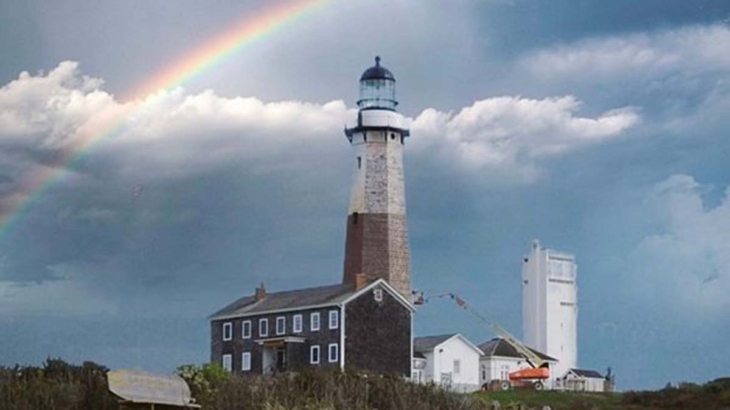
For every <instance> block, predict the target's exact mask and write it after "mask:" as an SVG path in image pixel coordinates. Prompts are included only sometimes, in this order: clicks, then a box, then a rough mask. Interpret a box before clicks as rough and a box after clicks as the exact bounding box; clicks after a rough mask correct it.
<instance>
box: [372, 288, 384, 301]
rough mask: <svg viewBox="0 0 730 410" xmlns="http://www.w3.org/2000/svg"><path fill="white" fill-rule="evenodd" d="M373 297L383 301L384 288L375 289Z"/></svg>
mask: <svg viewBox="0 0 730 410" xmlns="http://www.w3.org/2000/svg"><path fill="white" fill-rule="evenodd" d="M373 297H374V298H375V301H376V302H382V301H383V289H380V288H378V289H375V290H373Z"/></svg>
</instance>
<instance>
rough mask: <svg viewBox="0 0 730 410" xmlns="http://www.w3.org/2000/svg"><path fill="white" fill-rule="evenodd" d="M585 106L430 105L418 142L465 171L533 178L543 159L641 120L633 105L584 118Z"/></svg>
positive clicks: (569, 101) (515, 101)
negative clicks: (449, 109)
mask: <svg viewBox="0 0 730 410" xmlns="http://www.w3.org/2000/svg"><path fill="white" fill-rule="evenodd" d="M580 106H581V103H580V102H579V101H578V100H576V98H575V97H573V96H565V97H556V98H545V99H541V100H537V99H529V98H523V97H510V96H506V97H496V98H489V99H485V100H481V101H476V102H475V103H474V104H472V105H471V106H469V107H465V108H463V109H462V110H461V111H459V112H458V113H456V114H454V113H445V112H441V111H437V110H435V109H427V110H425V111H423V113H421V115H419V116H418V117H417V118H416V119H415V120H414V121H413V122H412V129H413V130H412V132H413V134H414V135H416V137H415V138H414V140H415V141H416V142H414V145H415V146H416V150H419V149H425V148H431V149H433V150H434V151H435V152H437V153H438V154H437V155H439V156H440V157H441V158H442V159H444V160H445V161H447V162H450V163H455V164H458V165H459V166H460V167H462V168H464V169H468V170H479V169H482V168H496V169H500V168H501V169H503V170H508V171H516V172H521V173H522V174H523V175H524V176H526V177H530V176H534V172H536V163H537V162H538V161H539V160H540V159H543V158H547V157H553V156H557V155H561V154H566V153H568V152H570V151H572V150H575V149H577V148H579V147H582V146H586V145H590V144H596V143H599V142H602V141H604V140H607V139H611V138H615V137H617V136H618V135H620V134H621V133H622V132H624V131H626V130H627V129H629V128H631V127H633V126H634V125H636V124H637V123H638V122H639V120H640V116H639V114H638V113H637V111H636V110H635V109H633V108H629V107H627V108H623V109H618V110H611V111H608V112H605V113H603V114H601V115H599V116H598V117H596V118H587V117H579V116H577V115H576V112H577V111H578V109H579V108H580Z"/></svg>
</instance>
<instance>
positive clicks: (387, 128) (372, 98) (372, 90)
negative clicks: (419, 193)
mask: <svg viewBox="0 0 730 410" xmlns="http://www.w3.org/2000/svg"><path fill="white" fill-rule="evenodd" d="M397 105H398V101H397V100H396V97H395V77H394V76H393V73H391V72H390V70H388V69H387V68H385V67H383V66H382V65H380V57H375V65H374V66H372V67H370V68H368V69H367V70H365V72H363V74H362V76H361V77H360V99H359V100H358V101H357V106H358V108H359V110H358V113H357V124H355V126H353V127H351V128H346V129H345V135H346V136H347V139H348V140H349V141H350V144H351V145H352V154H353V156H352V186H351V193H350V207H349V210H348V215H347V234H346V240H345V263H344V274H343V283H345V284H351V283H355V282H356V280H355V279H356V277H357V276H358V275H363V276H364V277H365V279H367V280H375V279H379V278H382V279H385V280H386V281H388V282H389V283H390V284H391V285H392V286H393V287H394V288H395V289H397V290H398V291H399V292H400V293H401V294H402V295H403V296H405V297H406V298H407V299H408V300H410V292H411V279H410V250H409V247H408V229H407V224H406V200H405V183H404V179H403V146H404V143H405V140H406V138H407V137H408V136H409V130H408V129H407V128H406V126H405V121H404V118H403V116H402V115H400V114H399V113H398V112H397V111H396V106H397Z"/></svg>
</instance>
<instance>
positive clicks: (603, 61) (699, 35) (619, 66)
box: [520, 24, 730, 81]
mask: <svg viewBox="0 0 730 410" xmlns="http://www.w3.org/2000/svg"><path fill="white" fill-rule="evenodd" d="M728 48H730V27H729V26H727V25H724V24H715V25H709V26H688V27H681V28H677V29H671V30H662V31H656V32H651V33H637V34H629V35H620V36H613V37H608V38H592V39H587V40H581V41H579V42H576V43H572V44H566V45H560V46H555V47H551V48H548V49H543V50H540V51H537V52H535V53H531V54H530V55H527V56H525V57H524V58H523V59H522V60H521V62H520V65H521V66H522V67H523V68H526V69H527V70H528V71H529V72H530V73H532V74H533V75H535V76H538V77H541V78H546V79H558V78H566V79H571V78H573V77H578V78H581V79H584V80H590V81H601V80H606V79H611V80H615V78H616V77H621V78H640V79H645V80H651V79H653V80H660V81H661V80H663V79H662V76H670V75H678V74H681V75H682V76H696V75H705V74H711V73H713V72H716V71H727V70H728V69H730V55H728V53H726V52H725V50H727V49H728Z"/></svg>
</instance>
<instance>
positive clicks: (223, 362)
mask: <svg viewBox="0 0 730 410" xmlns="http://www.w3.org/2000/svg"><path fill="white" fill-rule="evenodd" d="M226 359H227V360H226ZM226 361H227V362H228V363H226ZM221 366H222V367H223V370H225V371H227V372H229V373H230V372H232V371H233V355H231V354H224V355H223V357H221Z"/></svg>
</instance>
